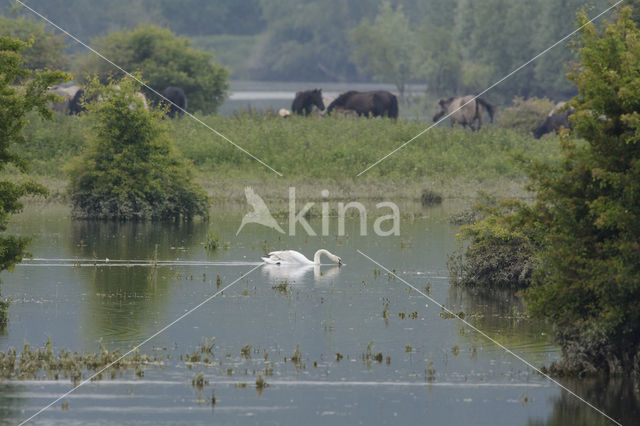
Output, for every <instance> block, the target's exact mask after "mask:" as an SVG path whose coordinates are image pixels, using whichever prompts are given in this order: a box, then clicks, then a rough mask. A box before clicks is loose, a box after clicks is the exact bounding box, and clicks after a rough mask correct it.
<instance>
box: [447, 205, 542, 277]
mask: <svg viewBox="0 0 640 426" xmlns="http://www.w3.org/2000/svg"><path fill="white" fill-rule="evenodd" d="M485 203H486V201H485ZM475 209H477V210H479V211H477V212H475V215H476V216H478V215H479V216H485V217H484V218H483V219H481V220H478V221H477V222H475V223H473V224H470V225H466V226H463V227H462V228H461V229H460V234H458V235H459V236H460V237H461V238H462V239H469V240H471V241H472V243H471V244H469V246H468V247H466V250H463V248H462V247H460V249H458V250H457V251H456V252H454V253H453V254H452V255H451V256H450V257H449V261H448V263H447V266H448V267H449V271H450V281H451V283H452V284H455V285H463V286H467V287H476V288H484V289H487V288H491V289H494V288H502V289H505V288H512V289H522V288H526V287H528V286H530V285H531V280H532V275H533V272H534V271H535V270H536V268H537V267H538V261H537V254H538V253H539V251H540V248H541V247H542V245H543V241H542V240H541V236H542V235H544V234H543V232H541V231H542V230H541V229H539V227H538V226H539V224H537V223H536V222H535V221H532V220H531V218H532V214H533V211H532V210H531V209H530V208H529V207H527V206H526V205H525V204H523V203H522V202H517V201H503V202H501V203H499V204H498V205H489V204H483V205H481V206H476V207H475Z"/></svg>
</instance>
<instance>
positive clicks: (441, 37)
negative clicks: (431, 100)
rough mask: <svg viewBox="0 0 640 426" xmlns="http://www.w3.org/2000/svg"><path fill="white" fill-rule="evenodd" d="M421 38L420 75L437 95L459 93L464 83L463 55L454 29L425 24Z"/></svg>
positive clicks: (419, 51)
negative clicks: (452, 35)
mask: <svg viewBox="0 0 640 426" xmlns="http://www.w3.org/2000/svg"><path fill="white" fill-rule="evenodd" d="M417 37H418V41H417V46H418V48H417V51H416V55H415V59H416V64H415V69H416V75H417V76H419V77H422V78H424V79H425V80H426V81H427V83H428V85H429V91H431V92H433V93H436V94H442V95H445V96H450V95H453V94H459V89H460V88H461V86H462V84H463V81H462V80H463V66H462V64H463V62H462V54H461V52H460V47H459V46H458V43H457V42H456V40H455V39H454V38H453V37H451V32H450V30H449V29H446V28H443V27H430V26H427V25H424V26H422V28H421V30H420V31H419V32H418V36H417Z"/></svg>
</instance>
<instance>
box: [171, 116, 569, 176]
mask: <svg viewBox="0 0 640 426" xmlns="http://www.w3.org/2000/svg"><path fill="white" fill-rule="evenodd" d="M201 118H202V120H203V121H205V122H206V123H207V124H209V125H210V126H211V127H213V128H214V129H216V130H218V131H219V132H221V133H222V134H224V135H226V136H227V137H229V138H230V139H231V140H233V141H234V142H235V143H237V144H239V145H240V146H242V147H243V148H245V149H246V150H248V151H249V152H251V153H252V154H254V155H256V156H257V157H258V158H260V159H262V160H263V161H265V162H266V163H267V164H269V165H270V166H271V167H273V168H275V169H276V170H278V171H280V172H282V173H284V175H285V176H286V177H287V178H293V177H304V178H309V179H312V178H328V179H345V178H346V179H349V180H351V179H353V178H355V175H356V174H357V173H359V172H360V171H362V170H364V169H365V168H366V167H368V166H369V165H371V164H373V163H374V162H376V161H377V160H378V159H380V158H381V157H382V156H384V155H386V154H388V153H389V152H390V151H391V150H393V149H394V148H396V147H398V146H399V145H401V144H402V143H404V142H405V141H407V140H409V139H411V138H412V137H413V136H415V135H416V134H418V133H419V132H421V131H422V130H424V129H425V128H426V127H427V126H426V125H425V123H422V122H418V121H399V122H397V123H394V122H393V121H390V120H367V119H355V120H354V119H343V118H339V117H338V118H334V117H331V118H325V119H305V118H304V117H291V118H288V119H286V120H281V119H278V118H277V117H274V116H273V115H270V114H264V115H261V114H252V113H244V114H238V115H236V116H235V117H233V118H226V117H212V116H208V117H201ZM175 124H176V125H175V128H174V133H173V137H174V139H175V141H176V144H177V146H178V147H179V148H180V149H181V150H182V152H183V153H184V155H185V156H186V157H187V158H189V159H192V160H193V161H194V164H195V165H196V166H197V167H198V168H199V169H200V170H202V171H206V172H215V173H217V174H220V175H226V176H237V175H238V173H242V176H244V177H247V176H250V175H253V174H255V175H257V176H261V175H265V174H267V173H271V172H269V171H268V170H267V169H265V168H264V167H263V166H261V165H260V164H258V163H257V162H255V160H253V159H251V158H250V157H248V156H247V155H246V154H244V153H243V152H241V151H240V150H238V149H237V148H236V147H234V146H233V145H231V144H229V143H228V142H226V141H224V140H222V139H221V138H220V137H218V136H216V135H215V134H213V133H211V132H210V131H209V130H207V129H206V128H204V127H203V126H202V125H200V124H198V123H196V122H194V121H192V120H181V121H179V122H176V123H175ZM557 152H558V151H557V148H553V143H552V142H549V141H536V140H535V139H534V138H533V137H532V136H529V135H522V134H519V133H517V132H514V131H510V130H503V129H497V128H495V127H493V128H487V129H486V130H483V131H482V132H478V133H474V134H472V133H470V132H468V131H466V132H465V131H464V130H461V129H455V130H450V129H447V128H436V129H432V130H430V131H429V132H427V133H425V134H424V135H423V136H422V137H420V138H419V139H417V140H415V141H414V142H412V143H411V144H409V145H407V146H406V147H405V148H404V149H402V150H400V151H398V152H396V153H395V154H394V155H393V156H391V157H390V158H389V159H387V160H386V161H384V162H382V163H380V164H379V165H378V166H376V167H374V168H372V169H371V170H370V171H369V172H367V175H366V178H385V179H389V178H392V179H409V178H420V177H430V178H441V179H453V178H457V177H464V178H467V179H491V178H498V177H501V176H504V177H511V178H517V177H522V176H523V173H522V171H521V168H520V166H519V165H518V164H517V163H516V162H514V161H512V158H510V157H511V156H512V154H518V153H524V154H526V155H528V156H531V157H532V158H537V159H541V160H542V159H548V157H549V156H550V155H553V154H554V153H557Z"/></svg>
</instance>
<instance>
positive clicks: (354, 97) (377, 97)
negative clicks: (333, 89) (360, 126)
mask: <svg viewBox="0 0 640 426" xmlns="http://www.w3.org/2000/svg"><path fill="white" fill-rule="evenodd" d="M337 107H341V108H343V109H345V110H353V111H355V112H357V113H358V115H360V116H363V115H364V116H365V117H369V116H372V117H384V116H387V117H389V118H398V99H397V98H396V97H395V95H393V94H392V93H389V92H387V91H386V90H375V91H373V92H356V91H355V90H351V91H349V92H345V93H343V94H341V95H340V96H338V97H337V98H336V99H335V100H334V101H333V102H331V104H330V105H329V107H328V108H327V113H329V114H330V113H331V111H333V110H334V109H335V108H337Z"/></svg>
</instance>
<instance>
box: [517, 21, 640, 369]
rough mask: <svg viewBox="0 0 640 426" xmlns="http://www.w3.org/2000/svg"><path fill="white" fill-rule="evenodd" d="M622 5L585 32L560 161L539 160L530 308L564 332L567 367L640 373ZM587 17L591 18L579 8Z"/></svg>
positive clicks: (636, 230)
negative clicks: (537, 259) (538, 222)
mask: <svg viewBox="0 0 640 426" xmlns="http://www.w3.org/2000/svg"><path fill="white" fill-rule="evenodd" d="M630 15H631V11H630V9H628V8H625V9H623V10H622V12H621V14H620V17H619V18H618V21H617V22H616V23H612V24H611V25H609V26H608V27H607V28H606V30H605V31H604V32H603V33H602V34H601V33H600V32H598V31H597V29H596V28H594V27H593V25H587V26H586V27H585V29H584V30H583V31H582V40H581V48H580V56H581V62H580V64H579V65H576V67H575V68H574V70H573V72H572V73H570V75H569V79H570V80H571V81H573V82H574V83H575V84H576V85H577V86H578V90H579V95H578V96H577V97H576V98H575V99H574V100H573V101H572V102H571V104H572V105H573V106H574V107H575V108H576V113H575V115H574V117H573V120H572V122H573V124H574V126H575V128H576V130H577V132H579V133H580V135H582V137H584V139H586V140H587V142H588V145H586V146H584V147H576V146H575V145H574V144H572V143H571V142H570V141H569V140H568V139H567V138H565V139H564V140H563V142H564V152H565V157H564V160H563V163H562V167H561V168H559V169H557V170H549V169H547V168H545V167H538V168H537V169H536V171H535V172H536V173H535V174H534V179H535V186H536V189H537V191H538V205H539V209H540V210H541V212H542V217H543V220H544V221H545V223H546V225H547V229H548V231H547V235H546V241H547V243H546V247H545V249H544V251H543V252H542V255H541V262H542V265H541V268H540V269H539V271H538V273H537V274H536V276H535V279H534V282H535V285H534V286H533V287H532V288H531V290H530V291H529V293H528V296H529V301H530V308H531V311H532V312H533V313H535V314H538V315H544V316H546V317H548V318H551V319H552V320H553V321H554V323H555V324H556V325H557V327H558V330H559V339H560V343H561V344H562V346H563V351H564V354H565V357H564V362H565V364H564V365H563V367H564V368H566V369H570V370H574V371H579V372H581V371H597V370H605V371H611V372H618V371H620V370H625V371H629V370H635V371H636V373H640V367H638V366H639V365H640V138H639V137H638V135H639V134H640V114H639V112H638V111H640V31H639V30H638V29H637V27H636V26H635V24H634V22H633V21H632V20H631V19H630ZM581 21H582V22H586V17H585V16H581Z"/></svg>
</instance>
